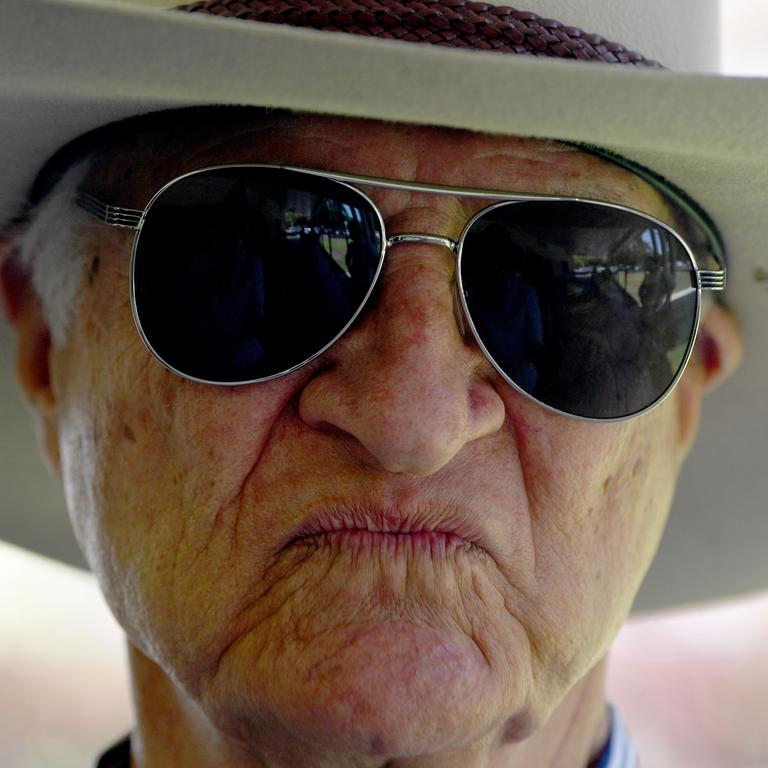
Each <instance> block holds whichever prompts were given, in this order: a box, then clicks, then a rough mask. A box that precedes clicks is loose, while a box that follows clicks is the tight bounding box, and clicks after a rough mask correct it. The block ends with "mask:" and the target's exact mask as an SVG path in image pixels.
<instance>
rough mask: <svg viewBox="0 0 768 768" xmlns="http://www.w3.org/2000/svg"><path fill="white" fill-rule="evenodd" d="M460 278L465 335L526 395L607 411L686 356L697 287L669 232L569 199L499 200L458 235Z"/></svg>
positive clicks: (630, 407)
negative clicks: (469, 332) (467, 324)
mask: <svg viewBox="0 0 768 768" xmlns="http://www.w3.org/2000/svg"><path fill="white" fill-rule="evenodd" d="M461 279H462V287H463V289H464V293H465V298H466V302H467V307H468V310H469V314H470V317H471V320H472V322H473V324H474V326H475V329H476V331H477V334H478V336H479V338H480V340H481V341H482V343H483V345H484V346H485V348H486V349H487V350H488V352H489V354H490V355H491V357H492V358H493V359H494V361H495V362H496V364H497V365H498V366H499V367H500V368H501V370H503V372H504V373H505V374H506V375H507V376H508V377H509V378H510V379H511V380H512V381H513V382H514V383H515V384H517V385H518V386H519V387H520V388H521V389H523V390H525V391H526V392H528V393H530V394H531V395H532V396H533V397H535V398H536V399H537V400H539V401H541V402H543V403H546V404H547V405H550V406H552V407H553V408H556V409H558V410H561V411H564V412H566V413H569V414H574V415H579V416H584V417H588V418H599V419H610V418H620V417H623V416H628V415H630V414H633V413H637V412H638V411H641V410H643V409H645V408H646V407H648V406H649V405H651V404H652V403H654V402H655V401H656V400H657V399H658V398H659V397H660V396H661V395H663V394H664V393H665V392H666V391H667V389H668V388H669V386H670V385H671V384H672V382H673V381H674V379H675V376H676V375H677V372H678V371H679V370H680V367H681V366H682V364H683V362H684V361H685V359H686V355H687V352H688V347H689V345H690V343H691V339H692V336H693V332H694V325H695V319H696V310H697V301H698V294H697V291H696V289H695V285H696V276H695V271H694V268H693V264H692V263H691V259H690V257H689V255H688V252H687V251H686V249H685V247H684V246H683V244H682V243H681V241H680V240H679V239H678V238H677V237H675V236H674V235H673V234H672V233H670V232H669V231H668V230H667V229H666V228H664V227H662V226H660V225H657V224H655V223H654V222H653V221H651V220H650V219H647V218H646V217H644V216H641V215H638V214H635V213H632V212H630V211H624V210H621V209H618V208H611V207H609V206H602V205H596V204H590V203H585V202H581V201H546V202H539V201H531V202H520V203H507V204H502V205H500V206H497V207H494V208H492V209H490V210H489V211H488V212H486V213H485V214H483V215H482V216H481V217H479V218H478V219H477V220H476V221H475V222H474V224H473V225H472V227H471V228H470V231H469V232H468V233H467V235H466V237H465V240H464V243H463V247H462V254H461Z"/></svg>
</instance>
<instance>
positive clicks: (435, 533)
mask: <svg viewBox="0 0 768 768" xmlns="http://www.w3.org/2000/svg"><path fill="white" fill-rule="evenodd" d="M289 544H312V545H315V546H324V545H335V546H341V547H351V548H354V549H360V548H361V547H362V548H376V549H380V548H382V547H384V548H386V549H388V550H392V551H399V550H400V549H402V548H404V547H407V548H409V549H411V550H413V551H425V552H426V551H429V552H431V553H433V554H436V553H442V552H452V551H454V550H457V549H466V550H469V549H474V548H481V549H482V548H484V547H483V544H482V540H481V537H480V534H479V532H478V531H477V530H476V528H475V527H474V526H472V525H471V524H470V523H468V522H467V520H466V519H463V518H461V517H459V516H457V515H456V514H452V513H435V512H430V511H413V512H409V511H405V510H402V509H399V508H388V507H379V506H368V505H365V506H355V507H344V508H337V509H324V510H319V511H316V512H315V513H314V514H313V515H311V516H310V517H309V519H307V520H306V521H305V522H304V524H303V525H302V526H301V527H300V529H299V530H298V531H297V532H295V534H294V535H293V536H292V538H291V540H290V542H289Z"/></svg>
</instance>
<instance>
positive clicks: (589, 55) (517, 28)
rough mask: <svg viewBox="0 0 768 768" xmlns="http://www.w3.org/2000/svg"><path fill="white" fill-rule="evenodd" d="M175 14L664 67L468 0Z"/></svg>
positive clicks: (231, 1)
mask: <svg viewBox="0 0 768 768" xmlns="http://www.w3.org/2000/svg"><path fill="white" fill-rule="evenodd" d="M174 10H178V11H185V12H187V13H207V14H211V15H216V16H228V17H232V18H237V19H245V20H248V21H260V22H266V23H269V24H288V25H291V26H294V27H310V28H312V29H320V30H326V31H330V32H348V33H351V34H353V35H365V36H368V37H381V38H388V39H391V40H406V41H409V42H416V43H430V44H432V45H447V46H451V47H454V48H471V49H475V50H482V51H499V52H500V53H512V54H524V55H525V54H527V55H533V56H545V57H554V58H560V59H576V60H580V61H596V62H603V63H606V64H627V65H631V66H638V67H652V68H654V69H659V68H661V65H660V64H659V63H658V62H656V61H652V60H650V59H646V58H645V57H644V56H642V55H641V54H639V53H636V52H634V51H629V50H627V49H626V48H625V47H624V46H623V45H621V43H614V42H610V41H609V40H606V39H605V38H604V37H603V36H602V35H597V34H590V33H586V32H584V31H582V30H581V29H578V28H577V27H571V26H567V25H565V24H561V23H560V22H559V21H555V20H554V19H544V18H541V17H540V16H538V15H537V14H535V13H531V12H529V11H518V10H516V9H515V8H510V7H508V6H501V5H493V4H491V3H482V2H468V1H467V0H272V2H269V1H267V2H264V1H263V0H203V1H202V2H196V3H191V4H188V5H182V6H179V7H178V8H175V9H174Z"/></svg>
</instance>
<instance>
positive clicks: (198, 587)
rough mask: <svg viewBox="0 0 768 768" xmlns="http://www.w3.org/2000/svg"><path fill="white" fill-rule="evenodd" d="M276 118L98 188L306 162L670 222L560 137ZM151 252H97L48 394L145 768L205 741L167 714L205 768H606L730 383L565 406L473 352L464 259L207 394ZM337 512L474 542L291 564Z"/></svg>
mask: <svg viewBox="0 0 768 768" xmlns="http://www.w3.org/2000/svg"><path fill="white" fill-rule="evenodd" d="M274 123H275V124H272V123H266V124H256V125H253V124H252V123H250V122H249V121H248V120H246V119H243V120H240V121H237V120H235V121H234V123H233V124H231V125H227V126H226V128H225V129H222V128H221V127H219V128H213V127H209V126H204V125H203V126H199V127H198V129H197V130H196V132H195V137H194V141H191V140H187V141H186V142H185V140H184V139H179V138H176V139H174V141H172V142H171V141H168V139H167V138H166V137H163V136H162V135H160V136H159V137H158V138H157V140H156V141H151V140H149V141H146V142H145V144H144V148H143V150H142V151H141V152H140V153H137V152H136V151H135V150H134V149H132V148H128V149H127V150H126V151H125V152H122V153H119V154H118V155H117V156H116V157H113V158H109V161H108V162H105V163H103V165H102V166H101V167H100V168H99V169H98V173H96V174H94V179H93V191H94V192H96V193H97V194H98V195H99V196H100V197H102V199H104V200H106V201H107V202H109V203H111V204H115V205H122V206H128V207H137V208H140V207H143V206H144V205H145V204H146V202H147V200H148V199H149V198H150V196H151V195H152V194H153V192H154V191H155V190H156V189H157V188H159V187H160V186H161V185H162V184H163V183H165V182H166V181H168V180H169V179H171V178H173V177H174V176H176V175H178V174H181V173H183V172H185V171H188V170H192V169H195V168H199V167H203V166H205V165H213V164H218V163H226V162H248V161H253V162H287V163H292V164H297V165H306V166H310V167H317V168H328V169H333V170H339V171H350V172H358V173H365V174H370V175H377V176H385V177H391V178H399V179H418V180H421V181H428V182H436V183H445V184H455V185H466V186H479V187H486V188H497V189H508V190H513V191H521V192H542V193H564V194H570V195H580V196H586V197H594V198H598V199H603V200H609V201H613V202H619V203H622V204H625V205H629V206H632V207H634V208H637V209H640V210H643V211H646V212H648V213H651V214H653V215H656V216H659V217H660V218H667V219H668V214H667V211H666V209H665V207H664V205H663V203H662V201H661V200H660V199H659V197H658V196H657V194H656V193H655V192H654V191H653V190H651V189H650V188H649V187H648V186H647V185H645V184H644V183H643V182H642V181H640V180H638V179H636V178H635V177H633V176H632V175H631V174H629V173H627V172H626V171H624V170H622V169H619V168H617V167H614V166H611V165H609V164H607V163H606V162H604V161H601V160H598V159H596V158H594V157H591V156H588V155H586V154H583V153H581V152H579V151H577V150H575V149H573V148H568V147H563V146H561V145H557V144H553V143H548V142H542V141H536V140H526V139H514V138H502V137H491V136H483V135H477V134H468V133H465V132H460V131H451V130H436V129H431V128H415V127H407V126H396V125H387V124H379V123H373V122H362V121H353V120H345V119H335V118H319V117H315V118H302V117H296V118H293V119H289V118H282V117H281V118H279V119H276V121H274ZM179 135H180V136H183V128H182V129H180V131H179ZM368 191H369V194H371V196H372V197H373V199H374V200H375V201H376V203H377V204H378V205H379V207H380V208H381V210H382V212H383V215H384V218H385V221H386V226H387V228H388V232H389V233H390V234H392V233H397V232H418V231H424V232H430V233H435V234H443V235H448V236H450V237H454V238H455V237H456V236H457V235H458V233H459V231H460V229H461V227H462V225H463V223H464V222H465V221H466V219H467V216H468V215H469V214H471V213H472V211H473V210H475V209H474V208H471V207H470V204H467V207H465V208H462V205H461V204H460V203H459V202H458V201H457V200H456V199H454V198H447V197H446V198H443V197H436V196H428V195H419V194H415V193H407V192H402V191H391V190H390V191H387V190H372V191H371V190H368ZM471 205H474V204H471ZM131 237H132V236H131V233H129V232H126V231H121V230H116V229H110V228H107V227H101V228H100V229H99V230H98V233H97V236H95V237H94V238H93V240H92V245H91V249H90V252H89V254H88V270H87V272H88V274H86V275H85V276H84V297H83V304H82V309H81V311H80V312H79V314H78V316H77V321H76V324H75V327H74V331H73V334H72V335H71V338H70V343H69V344H68V345H67V347H66V348H64V349H58V348H52V349H51V350H50V354H48V355H47V357H46V359H47V360H48V361H49V363H50V385H49V390H48V395H47V397H46V398H38V402H39V403H42V404H41V405H39V410H40V412H41V414H42V416H41V418H42V420H43V422H44V433H45V434H46V435H47V438H48V441H47V444H48V446H49V454H50V460H51V462H52V464H53V465H54V467H56V468H57V469H58V471H60V473H61V476H62V478H63V482H64V486H65V489H66V496H67V501H68V505H69V508H70V510H71V513H72V519H73V523H74V527H75V529H76V532H77V535H78V538H79V541H80V542H81V545H82V547H83V549H84V552H85V553H86V556H87V558H88V561H89V562H90V564H91V566H92V567H93V569H94V571H95V573H96V574H97V576H98V579H99V581H100V584H101V586H102V588H103V590H104V592H105V594H106V597H107V600H108V602H109V604H110V606H111V608H112V610H113V611H114V612H115V614H116V616H117V618H118V620H119V621H120V623H121V624H122V626H123V627H124V628H125V631H126V634H127V637H128V641H129V643H130V644H131V647H132V648H134V649H135V650H134V651H133V653H132V656H133V665H134V676H135V679H136V681H137V690H136V694H137V698H138V702H139V705H138V706H139V720H140V724H141V725H142V729H143V731H144V733H143V736H141V738H139V739H137V741H136V747H135V748H136V751H137V755H140V756H143V757H142V759H145V760H146V761H147V762H146V764H148V765H150V764H151V765H164V764H165V763H163V762H162V761H159V760H158V759H157V754H156V753H157V750H158V749H162V750H164V751H165V754H166V755H169V754H172V753H174V750H184V749H185V748H186V747H185V745H184V744H182V743H181V739H180V738H179V739H177V738H176V737H174V736H173V735H171V734H170V733H169V732H168V729H165V730H166V732H165V734H160V735H158V734H154V735H153V733H152V729H153V723H156V722H157V721H158V718H160V717H162V718H166V722H176V723H178V724H179V726H178V727H179V729H180V730H179V733H184V734H187V735H186V736H185V738H191V737H190V736H189V734H194V733H198V734H205V735H206V737H205V740H204V742H205V747H202V746H199V745H198V748H197V750H196V751H194V755H193V757H192V756H190V754H187V753H185V755H186V756H185V760H187V761H190V762H186V764H188V765H197V764H200V765H203V764H206V765H207V764H214V763H218V764H220V765H229V764H231V765H239V764H241V763H242V764H245V763H246V762H248V761H251V762H250V764H256V765H312V766H315V765H317V766H319V765H350V766H351V765H360V766H363V765H365V766H374V765H377V766H378V765H383V764H384V763H385V762H387V760H391V762H390V763H388V764H391V765H409V766H410V765H441V766H448V765H461V766H470V765H478V766H479V765H505V766H513V765H522V764H527V765H537V766H538V765H542V766H544V765H566V764H567V765H586V764H587V762H588V761H589V758H590V756H591V755H593V754H594V751H595V749H597V748H599V747H600V746H601V739H602V740H604V738H605V728H606V723H605V718H604V705H603V699H602V692H601V690H600V679H601V660H602V659H603V657H604V656H605V654H606V652H607V650H608V648H609V646H610V643H611V641H612V638H613V637H614V635H615V633H616V632H617V630H618V628H619V626H620V625H621V624H622V622H623V621H624V619H625V617H626V615H627V613H628V611H629V608H630V605H631V602H632V599H633V597H634V595H635V593H636V591H637V589H638V587H639V584H640V582H641V580H642V577H643V575H644V573H645V571H646V569H647V568H648V565H649V564H650V561H651V559H652V557H653V554H654V551H655V549H656V546H657V543H658V541H659V538H660V535H661V532H662V529H663V525H664V522H665V519H666V515H667V512H668V508H669V504H670V501H671V497H672V493H673V488H674V483H675V479H676V476H677V472H678V468H679V464H680V462H681V460H682V459H683V457H684V455H685V453H686V451H687V449H688V447H689V445H690V442H691V440H692V438H693V435H694V432H695V429H696V422H697V415H698V405H699V400H700V397H701V395H702V393H703V391H704V390H705V389H706V387H707V386H708V385H709V383H710V380H711V379H712V378H713V375H714V371H715V368H716V367H717V366H715V365H710V364H709V363H707V365H704V364H703V363H699V362H698V361H697V360H694V361H693V362H692V364H691V366H690V368H689V371H688V372H687V373H686V375H685V377H684V378H683V380H682V382H681V384H680V385H679V387H678V389H677V390H676V392H675V393H674V394H673V396H672V397H670V398H668V399H667V401H666V402H665V403H664V404H663V405H661V406H660V407H658V408H657V409H655V410H653V411H651V412H650V413H648V414H646V415H644V416H641V417H639V418H636V419H634V420H630V421H627V422H622V423H615V424H604V425H596V424H592V423H584V422H578V421H575V420H572V419H569V418H566V417H563V416H560V415H557V414H554V413H551V412H548V411H546V410H544V409H543V408H541V407H540V406H538V405H536V404H535V403H533V402H531V401H529V400H527V399H526V398H524V397H522V396H521V395H519V394H518V393H516V392H515V391H513V390H512V389H511V388H510V387H509V386H507V385H506V384H505V383H504V382H503V381H502V380H501V378H500V377H499V376H498V374H497V373H496V372H495V371H494V370H493V369H492V368H491V366H490V364H489V363H488V362H487V361H486V360H485V358H484V357H483V356H482V354H481V352H480V351H479V349H478V348H477V346H476V344H475V343H474V342H473V341H472V340H471V339H468V338H464V337H462V335H461V334H460V332H459V330H458V327H457V324H456V320H455V316H454V305H453V300H452V294H451V280H452V277H453V272H454V262H455V260H454V257H453V255H452V254H451V253H450V252H449V251H447V250H446V249H444V248H441V247H439V246H433V245H423V244H403V245H398V246H396V247H394V248H392V249H391V250H390V251H389V254H388V257H387V261H386V264H385V267H384V272H383V274H382V283H381V286H382V287H381V294H380V298H379V301H378V303H377V304H376V306H375V307H373V308H372V309H371V310H370V311H369V312H368V314H367V315H366V316H365V319H364V320H363V321H362V322H361V323H359V324H358V325H357V326H355V327H354V329H353V330H352V331H350V332H349V333H348V334H347V335H346V336H345V337H343V338H342V339H341V340H340V341H339V342H338V343H337V344H336V345H335V346H333V347H332V348H331V349H330V350H328V351H327V352H326V353H325V354H323V355H322V356H321V357H320V358H318V359H317V360H315V361H313V362H312V363H311V364H309V365H308V366H306V367H305V368H303V369H301V370H299V371H297V372H295V373H293V374H290V375H288V376H285V377H283V378H279V379H276V380H274V381H270V382H267V383H263V384H258V385H250V386H238V387H230V388H227V387H212V386H206V385H201V384H197V383H194V382H190V381H187V380H184V379H182V378H179V377H177V376H175V375H174V374H172V373H171V372H169V371H168V370H166V369H165V368H164V367H162V366H161V365H160V364H158V363H157V362H156V361H155V360H154V358H153V357H152V356H151V355H150V353H149V352H148V351H147V349H146V348H145V347H144V346H143V344H142V343H141V341H140V339H139V337H138V335H137V333H136V330H135V327H134V324H133V320H132V316H131V311H130V304H129V294H128V260H129V253H130V244H131ZM30 311H31V310H30ZM30 322H32V321H30ZM19 327H20V328H23V325H22V324H20V326H19ZM21 335H22V337H23V335H24V334H23V332H22V334H21ZM717 342H719V337H717V339H716V342H713V343H717ZM33 378H34V377H33ZM41 387H42V385H40V387H39V388H41ZM27 389H28V391H29V387H27ZM332 508H354V509H358V510H366V509H369V510H370V509H374V508H376V509H379V510H383V511H386V510H391V509H394V508H397V509H401V510H408V511H410V512H412V513H414V514H415V515H416V516H418V519H419V520H422V521H424V522H425V523H429V522H433V523H435V522H437V521H438V520H441V519H446V518H450V519H451V520H453V521H461V522H462V523H463V524H464V525H465V526H466V528H467V530H471V531H472V533H473V536H474V538H475V541H476V542H477V544H476V546H473V547H467V546H459V547H456V548H453V549H450V550H448V551H445V550H441V549H439V548H433V549H430V548H429V547H419V546H418V545H417V544H416V543H413V542H410V541H407V540H403V541H402V542H401V543H400V545H399V546H398V547H396V548H395V547H394V546H392V547H389V548H382V547H373V548H371V547H367V548H366V547H364V546H362V547H359V548H357V549H355V548H352V549H350V548H344V547H342V546H340V545H338V544H328V543H318V542H315V543H314V544H301V545H299V544H293V545H289V544H288V543H287V542H288V541H289V540H290V539H291V538H292V537H293V536H294V535H295V534H296V533H297V532H298V530H299V529H300V528H301V526H302V525H303V524H304V522H305V521H306V518H307V516H308V515H310V514H311V513H312V512H313V511H316V510H318V509H332ZM590 680H591V681H592V683H590ZM580 701H581V703H580ZM558 707H559V708H560V709H558ZM153 708H154V710H153ZM142 712H144V714H143V715H142ZM149 712H152V716H151V717H150V715H149V714H148V713H149ZM553 713H554V714H553ZM542 734H547V738H543V737H542ZM175 754H177V755H178V754H181V752H176V753H175ZM566 754H567V755H570V756H571V758H572V759H571V761H570V762H567V763H566V762H558V760H562V759H563V755H566ZM153 755H154V759H155V762H152V760H151V759H150V758H152V756H153ZM195 760H196V761H198V762H194V761H195Z"/></svg>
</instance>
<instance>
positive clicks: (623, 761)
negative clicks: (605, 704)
mask: <svg viewBox="0 0 768 768" xmlns="http://www.w3.org/2000/svg"><path fill="white" fill-rule="evenodd" d="M609 709H610V712H611V735H610V736H609V738H608V745H607V746H606V748H605V752H604V753H603V756H602V758H601V759H600V762H599V763H598V764H597V766H596V768H640V763H639V761H638V759H637V753H636V752H635V749H634V747H633V746H632V740H631V739H630V737H629V731H628V730H627V726H626V725H625V724H624V721H623V720H622V719H621V715H619V712H618V710H617V709H616V707H612V706H610V705H609Z"/></svg>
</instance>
